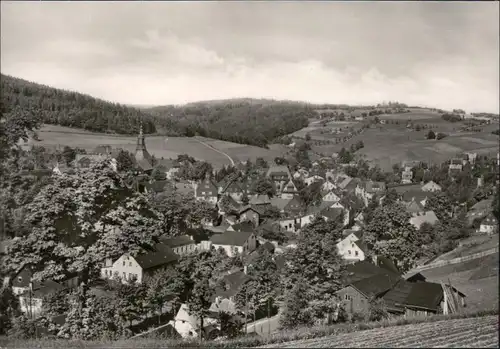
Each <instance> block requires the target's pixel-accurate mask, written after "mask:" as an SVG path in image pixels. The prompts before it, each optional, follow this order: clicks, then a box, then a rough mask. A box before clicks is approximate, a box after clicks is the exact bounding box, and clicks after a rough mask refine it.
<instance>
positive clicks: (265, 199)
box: [250, 194, 271, 205]
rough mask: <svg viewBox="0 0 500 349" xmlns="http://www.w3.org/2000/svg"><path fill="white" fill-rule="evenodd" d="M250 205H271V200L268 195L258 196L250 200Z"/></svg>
mask: <svg viewBox="0 0 500 349" xmlns="http://www.w3.org/2000/svg"><path fill="white" fill-rule="evenodd" d="M250 204H252V205H268V204H271V200H270V199H269V196H267V195H263V194H260V195H256V196H254V197H252V198H251V199H250Z"/></svg>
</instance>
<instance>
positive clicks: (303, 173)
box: [293, 168, 309, 179]
mask: <svg viewBox="0 0 500 349" xmlns="http://www.w3.org/2000/svg"><path fill="white" fill-rule="evenodd" d="M307 177H309V172H308V171H307V170H306V169H303V168H300V169H298V170H297V171H295V173H294V174H293V178H294V179H305V178H307Z"/></svg>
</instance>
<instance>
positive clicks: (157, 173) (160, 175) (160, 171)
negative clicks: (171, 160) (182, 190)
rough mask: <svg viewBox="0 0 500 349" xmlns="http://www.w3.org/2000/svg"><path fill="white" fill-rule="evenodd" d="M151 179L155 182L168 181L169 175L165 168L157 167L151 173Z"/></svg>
mask: <svg viewBox="0 0 500 349" xmlns="http://www.w3.org/2000/svg"><path fill="white" fill-rule="evenodd" d="M151 177H152V178H153V179H154V180H155V181H164V180H165V179H167V175H166V173H165V169H164V168H163V166H156V167H155V168H154V169H153V172H152V173H151Z"/></svg>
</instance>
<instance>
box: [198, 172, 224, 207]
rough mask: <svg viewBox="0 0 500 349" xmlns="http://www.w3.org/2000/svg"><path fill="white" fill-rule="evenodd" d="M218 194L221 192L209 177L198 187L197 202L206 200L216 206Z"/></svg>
mask: <svg viewBox="0 0 500 349" xmlns="http://www.w3.org/2000/svg"><path fill="white" fill-rule="evenodd" d="M218 194H219V190H218V189H217V186H216V185H215V184H214V183H213V182H212V180H211V179H210V178H209V177H208V176H207V177H206V178H205V179H204V180H203V181H202V182H200V183H198V185H197V186H196V190H195V197H196V199H197V200H204V201H206V202H208V203H211V204H212V205H216V204H217V199H218Z"/></svg>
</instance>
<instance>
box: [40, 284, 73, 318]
mask: <svg viewBox="0 0 500 349" xmlns="http://www.w3.org/2000/svg"><path fill="white" fill-rule="evenodd" d="M69 307H70V304H69V299H68V291H67V290H61V291H57V292H54V293H49V294H48V295H46V296H45V297H44V298H43V301H42V312H43V313H44V315H46V316H56V315H61V314H65V313H66V312H67V311H68V310H69Z"/></svg>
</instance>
